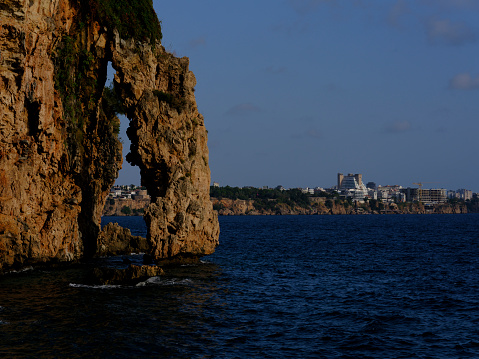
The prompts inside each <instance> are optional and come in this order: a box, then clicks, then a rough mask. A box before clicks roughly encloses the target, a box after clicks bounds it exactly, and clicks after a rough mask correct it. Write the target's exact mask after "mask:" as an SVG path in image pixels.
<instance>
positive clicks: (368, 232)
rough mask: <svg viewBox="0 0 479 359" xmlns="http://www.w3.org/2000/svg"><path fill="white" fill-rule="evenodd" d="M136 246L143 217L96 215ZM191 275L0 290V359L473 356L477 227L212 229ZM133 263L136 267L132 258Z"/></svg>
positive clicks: (454, 222) (358, 222)
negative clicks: (210, 246)
mask: <svg viewBox="0 0 479 359" xmlns="http://www.w3.org/2000/svg"><path fill="white" fill-rule="evenodd" d="M112 221H113V222H118V223H120V224H121V225H124V226H125V227H128V228H130V229H131V231H132V232H133V234H140V235H145V231H146V228H145V224H144V222H143V219H142V218H141V217H104V218H103V225H104V224H105V223H107V222H112ZM220 227H221V235H220V245H219V247H218V248H217V250H216V252H215V253H214V254H213V255H210V256H206V257H204V258H202V260H201V262H200V263H198V264H196V265H184V266H178V267H173V268H167V269H166V274H165V275H162V276H160V277H154V278H150V279H148V280H146V281H144V282H141V283H139V284H138V285H136V286H121V285H106V286H105V285H103V286H102V285H92V284H90V282H88V280H87V278H88V273H89V271H90V270H91V268H92V267H93V266H97V265H109V266H119V267H120V266H122V265H124V263H123V258H121V257H113V258H101V259H98V260H96V261H95V262H92V263H86V264H82V265H78V266H71V267H67V268H50V269H46V268H29V269H27V270H23V271H20V272H11V273H9V274H7V275H4V276H3V277H1V278H0V357H2V358H448V359H449V358H479V215H478V214H464V215H433V214H430V215H361V216H346V215H345V216H237V217H236V216H232V217H220ZM129 259H130V260H131V261H133V262H135V261H137V262H141V254H132V255H131V256H129Z"/></svg>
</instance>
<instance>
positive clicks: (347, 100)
mask: <svg viewBox="0 0 479 359" xmlns="http://www.w3.org/2000/svg"><path fill="white" fill-rule="evenodd" d="M153 4H154V8H155V11H156V13H157V15H158V18H159V19H160V21H161V23H162V32H163V40H162V43H163V46H164V47H165V48H166V49H167V50H168V51H169V52H172V53H174V54H175V55H176V56H178V57H183V56H187V57H189V58H190V70H191V71H193V73H194V74H195V76H196V79H197V85H196V87H195V90H196V91H195V96H196V102H197V105H198V109H199V111H200V112H201V113H202V114H203V116H204V117H205V126H206V129H207V130H208V147H209V151H210V161H209V164H210V168H211V180H212V181H214V182H218V183H219V184H220V185H221V186H226V185H229V186H239V187H242V186H255V187H261V186H269V187H275V186H278V185H282V186H284V187H285V188H296V187H310V188H311V187H317V186H319V187H324V188H327V187H331V186H333V185H335V184H336V181H337V173H338V172H341V173H344V174H348V173H362V174H363V181H364V182H365V183H367V182H370V181H371V182H375V183H376V184H378V185H401V186H404V187H417V186H416V185H414V184H413V183H415V182H416V183H417V182H422V183H424V188H446V189H459V188H466V189H470V190H473V191H474V192H479V166H478V161H477V156H478V154H479V151H478V147H479V146H478V145H477V143H478V138H479V137H478V136H479V121H477V117H478V114H479V101H478V100H479V99H478V95H479V22H478V21H477V18H478V15H479V1H478V0H255V1H253V0H242V1H224V0H221V1H220V0H203V1H197V0H175V1H160V0H153ZM123 122H124V121H123ZM126 127H127V125H125V124H123V123H122V130H123V131H124V130H125V129H126ZM123 139H124V142H126V143H127V139H126V135H123ZM126 147H127V146H126ZM123 166H124V169H123V170H122V171H121V173H120V177H119V179H118V180H117V183H122V184H129V183H139V171H138V170H137V168H132V167H131V166H129V165H128V164H127V163H124V165H123Z"/></svg>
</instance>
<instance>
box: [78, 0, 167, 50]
mask: <svg viewBox="0 0 479 359" xmlns="http://www.w3.org/2000/svg"><path fill="white" fill-rule="evenodd" d="M79 3H80V6H81V11H82V20H83V21H88V20H89V19H91V18H93V19H98V21H99V22H100V23H101V24H103V25H106V26H108V27H109V28H111V30H113V29H115V28H116V29H117V30H118V32H119V33H120V37H121V38H123V39H129V38H134V39H137V40H140V41H146V40H148V39H149V40H150V43H151V44H155V42H156V41H157V40H158V41H161V39H162V33H161V23H160V21H159V20H158V17H157V16H156V13H155V10H154V8H153V1H152V0H133V1H127V0H88V1H79Z"/></svg>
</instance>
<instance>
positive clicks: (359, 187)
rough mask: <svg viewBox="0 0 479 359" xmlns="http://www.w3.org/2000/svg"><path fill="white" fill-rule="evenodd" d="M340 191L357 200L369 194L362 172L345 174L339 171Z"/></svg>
mask: <svg viewBox="0 0 479 359" xmlns="http://www.w3.org/2000/svg"><path fill="white" fill-rule="evenodd" d="M338 191H340V192H341V194H343V195H344V196H346V197H352V198H353V199H356V200H363V199H364V197H365V196H367V195H368V191H367V189H366V186H365V185H364V183H363V175H362V174H360V173H357V174H352V173H349V174H348V175H347V176H344V175H343V174H342V173H338Z"/></svg>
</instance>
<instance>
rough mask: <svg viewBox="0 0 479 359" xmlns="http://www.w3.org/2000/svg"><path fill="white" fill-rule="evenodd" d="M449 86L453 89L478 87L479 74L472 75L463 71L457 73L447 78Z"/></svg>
mask: <svg viewBox="0 0 479 359" xmlns="http://www.w3.org/2000/svg"><path fill="white" fill-rule="evenodd" d="M449 88H450V89H453V90H476V89H479V76H476V77H472V76H471V74H469V73H467V72H465V73H462V74H457V75H456V76H454V77H453V78H452V79H451V80H449Z"/></svg>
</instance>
